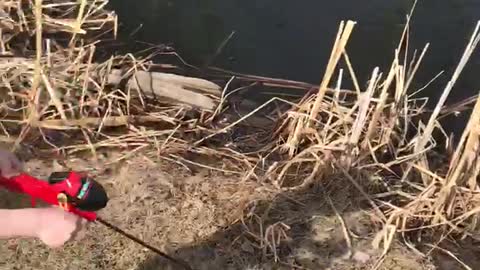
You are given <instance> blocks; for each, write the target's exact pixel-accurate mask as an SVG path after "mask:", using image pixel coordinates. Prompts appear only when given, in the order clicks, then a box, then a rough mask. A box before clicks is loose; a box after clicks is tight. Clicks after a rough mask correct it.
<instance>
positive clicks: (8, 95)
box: [0, 0, 251, 173]
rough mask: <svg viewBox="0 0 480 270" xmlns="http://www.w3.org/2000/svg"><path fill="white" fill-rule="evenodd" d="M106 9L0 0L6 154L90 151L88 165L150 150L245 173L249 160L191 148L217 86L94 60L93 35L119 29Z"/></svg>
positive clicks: (125, 62) (90, 1)
mask: <svg viewBox="0 0 480 270" xmlns="http://www.w3.org/2000/svg"><path fill="white" fill-rule="evenodd" d="M107 3H108V1H104V0H101V1H98V0H82V1H67V0H61V1H46V0H44V1H42V0H35V1H27V2H25V1H14V0H12V1H2V3H0V25H1V28H0V77H1V82H0V97H1V99H2V101H1V104H2V105H1V111H2V119H1V120H0V128H1V131H2V133H3V134H2V135H3V136H2V137H3V140H6V141H14V142H15V145H14V149H17V148H19V147H20V146H22V145H29V146H30V147H31V148H35V149H38V148H39V147H41V146H46V147H47V148H48V149H51V148H53V149H54V150H55V152H57V153H59V152H61V153H65V154H68V153H75V152H78V151H90V152H91V153H92V155H93V157H94V158H96V156H97V154H98V151H99V150H101V149H103V148H117V149H118V148H120V149H124V150H126V151H125V153H126V154H125V156H123V157H122V158H120V159H123V158H128V157H129V156H130V155H132V154H133V153H136V152H138V151H140V150H144V149H145V148H150V149H151V148H154V149H155V151H156V153H157V154H158V156H160V157H161V158H164V159H168V160H171V161H174V162H177V163H180V164H182V165H184V166H186V165H188V162H190V163H192V162H193V163H195V162H194V161H191V160H187V159H184V158H183V157H182V155H183V154H185V153H190V154H192V153H193V154H195V155H207V156H209V155H211V156H217V157H220V158H222V159H225V161H226V163H227V164H228V162H235V163H237V164H244V165H248V166H247V168H248V169H249V170H250V169H251V166H250V161H249V160H248V159H247V158H246V157H245V156H244V155H242V154H240V153H238V152H235V151H231V150H222V149H214V148H211V147H208V145H205V144H204V145H199V146H198V147H192V146H190V143H189V141H191V140H196V139H198V138H199V136H202V134H208V133H209V132H211V130H212V129H213V127H212V126H213V124H212V123H213V118H214V117H215V115H216V113H215V112H213V111H212V108H213V106H215V104H216V103H218V101H219V99H220V97H219V96H220V94H221V89H220V87H219V86H218V85H216V84H213V83H211V82H208V81H205V80H201V79H197V78H188V77H183V76H177V75H174V74H165V73H158V72H150V69H151V65H152V62H151V61H150V58H149V57H148V56H147V57H144V58H142V59H136V58H135V57H134V56H133V55H131V54H127V55H120V56H115V57H113V56H112V57H111V58H110V59H108V60H107V61H105V62H97V61H96V52H97V50H98V43H99V42H100V41H101V40H100V39H99V37H100V36H102V38H107V37H108V36H107V35H110V36H113V37H115V36H116V31H117V17H116V15H115V14H114V13H113V12H111V11H108V10H106V9H105V6H106V4H107ZM196 105H198V106H196ZM59 134H60V135H62V136H60V135H59ZM60 137H62V138H65V137H66V138H68V139H63V141H62V140H60V139H58V138H60ZM52 138H53V139H52ZM38 139H40V140H38ZM38 141H43V143H42V144H41V145H40V144H35V143H34V142H38ZM199 165H201V164H199ZM232 167H233V166H232ZM217 169H218V168H217ZM218 170H221V171H224V172H230V173H232V170H228V169H226V168H224V169H222V168H220V169H218ZM235 173H238V172H237V170H235Z"/></svg>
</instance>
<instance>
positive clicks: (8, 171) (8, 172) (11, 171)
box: [0, 150, 23, 178]
mask: <svg viewBox="0 0 480 270" xmlns="http://www.w3.org/2000/svg"><path fill="white" fill-rule="evenodd" d="M22 170H23V165H22V162H20V160H19V159H18V158H17V157H16V156H15V155H14V154H13V153H10V152H7V151H3V150H0V173H1V175H2V176H3V177H6V178H10V177H13V176H15V175H18V174H19V173H20V172H21V171H22Z"/></svg>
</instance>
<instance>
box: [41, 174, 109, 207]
mask: <svg viewBox="0 0 480 270" xmlns="http://www.w3.org/2000/svg"><path fill="white" fill-rule="evenodd" d="M70 173H71V172H54V173H52V174H51V175H50V177H48V182H49V183H50V184H55V183H58V182H61V181H64V180H65V179H67V178H68V176H69V175H70ZM87 182H90V183H89V184H90V187H89V190H88V193H87V196H85V197H83V199H81V200H79V199H77V197H76V196H75V197H72V196H68V194H67V198H68V202H69V203H71V204H73V205H75V207H76V208H78V209H79V210H83V211H92V212H95V211H98V210H100V209H103V208H105V207H106V206H107V203H108V200H109V199H108V195H107V192H106V191H105V189H104V188H103V186H102V185H100V183H98V182H97V181H95V180H94V179H93V178H90V177H82V178H81V183H82V186H83V185H84V184H85V183H87ZM79 193H80V189H79V190H77V191H76V194H75V195H78V194H79Z"/></svg>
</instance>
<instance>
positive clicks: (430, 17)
mask: <svg viewBox="0 0 480 270" xmlns="http://www.w3.org/2000/svg"><path fill="white" fill-rule="evenodd" d="M412 3H413V1H407V0H389V1H385V0H364V1H358V0H337V1H318V0H303V1H287V0H202V1H193V0H178V1H173V0H142V1H131V0H115V1H111V5H112V7H113V8H114V9H115V10H116V11H117V13H118V14H119V16H120V22H121V24H122V25H121V38H122V39H124V40H126V41H131V40H132V39H135V40H138V41H145V42H149V43H156V44H161V43H167V44H172V45H173V46H174V47H175V48H176V50H177V51H178V52H179V53H180V54H181V55H182V56H183V57H184V58H186V59H187V61H188V62H191V63H193V64H195V65H202V64H204V63H205V61H208V59H209V58H210V57H211V56H212V55H213V54H214V52H215V50H216V48H217V47H218V46H219V44H220V43H222V41H223V40H224V39H225V38H226V37H227V36H229V35H230V33H231V32H232V31H235V35H234V36H233V38H232V39H231V40H230V41H229V42H228V44H227V46H226V47H225V48H224V50H223V51H222V53H221V54H220V55H219V56H218V57H216V58H215V61H214V63H213V65H215V66H219V67H222V68H227V69H232V70H235V71H238V72H245V73H250V74H256V75H264V76H272V77H281V78H286V79H293V80H300V81H307V82H311V83H318V82H319V80H320V79H321V75H322V72H323V67H324V65H325V64H326V62H327V60H328V57H329V54H330V49H331V46H332V44H333V40H334V37H335V34H336V31H337V29H338V24H339V22H340V20H345V19H353V20H356V21H357V22H358V25H357V27H356V29H355V30H354V34H353V36H352V39H351V42H350V43H349V46H348V49H349V52H350V57H351V59H352V62H353V63H354V67H355V69H356V71H357V73H358V76H359V78H360V80H361V82H366V80H367V78H368V77H369V74H370V72H371V71H372V70H373V68H374V67H375V66H376V65H379V66H380V67H381V68H383V69H386V68H387V66H388V65H389V63H390V61H391V58H392V55H393V50H394V48H395V47H396V44H397V43H398V39H399V37H400V34H401V31H402V30H403V24H404V21H405V16H406V14H407V13H408V11H409V9H410V7H411V4H412ZM479 15H480V1H478V0H456V1H452V0H422V1H419V3H418V4H417V9H416V13H415V15H414V18H413V23H412V30H413V32H412V36H411V47H412V48H417V49H419V50H421V49H422V48H423V46H424V45H425V43H427V42H430V43H431V46H430V50H429V53H428V54H427V57H426V58H425V60H424V64H423V66H422V68H421V69H420V72H419V73H418V76H417V81H416V86H420V85H423V84H424V83H426V82H427V81H429V80H430V79H431V78H433V77H434V76H435V74H437V73H438V72H439V71H441V70H442V69H445V71H446V73H445V74H444V75H443V76H442V77H441V78H440V79H439V80H437V82H436V83H434V84H433V85H432V86H431V87H429V88H428V89H427V90H425V92H424V94H426V95H429V96H430V97H432V98H436V97H438V96H439V94H440V92H441V90H442V87H443V86H444V85H445V84H446V82H447V81H448V79H449V77H450V75H451V73H452V72H453V69H454V67H455V66H456V64H457V62H458V60H459V59H460V57H461V54H462V53H463V49H464V47H465V45H466V43H467V41H468V38H469V37H470V34H471V33H472V31H473V28H474V26H475V23H476V21H477V20H478V19H480V16H479ZM140 24H142V27H141V28H140V29H138V27H139V25H140ZM135 29H138V31H137V32H136V33H135V35H134V36H133V37H129V36H128V35H129V33H131V32H132V31H134V30H135ZM137 45H138V44H136V43H134V42H129V46H130V48H129V49H136V48H138V47H137ZM478 70H480V51H478V52H477V53H476V54H475V55H474V59H472V60H471V62H470V64H469V65H468V66H467V68H466V69H465V72H464V73H463V75H462V77H461V80H460V81H459V82H458V84H457V86H456V88H455V89H454V90H453V92H452V94H451V97H450V99H449V100H450V101H451V102H454V101H458V100H459V99H461V98H465V97H467V96H471V95H473V94H476V93H477V91H478V89H479V86H480V82H479V80H478V79H477V78H476V76H478V75H477V74H478Z"/></svg>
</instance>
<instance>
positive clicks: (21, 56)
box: [0, 0, 480, 258]
mask: <svg viewBox="0 0 480 270" xmlns="http://www.w3.org/2000/svg"><path fill="white" fill-rule="evenodd" d="M107 2H108V1H106V0H104V1H98V0H95V1H94V0H82V1H41V0H36V1H33V2H32V1H27V2H25V1H18V0H8V1H2V2H1V3H0V26H1V27H0V78H1V82H0V97H1V98H2V101H1V112H2V119H1V120H0V129H1V131H2V133H3V139H4V140H13V141H15V142H16V144H15V146H16V147H18V146H19V145H21V144H22V143H29V142H30V141H31V140H27V139H28V138H30V137H31V136H34V137H35V136H37V137H41V138H43V139H44V141H46V142H47V144H49V145H50V146H52V147H53V148H55V149H56V150H57V151H61V152H66V153H74V152H78V151H90V152H91V153H92V154H93V156H94V157H95V156H96V155H97V152H98V151H99V149H102V148H122V149H128V151H125V154H124V155H123V156H122V157H120V158H119V160H120V159H126V158H128V157H129V156H131V155H132V154H134V153H136V152H138V151H141V150H145V149H147V148H149V149H154V150H155V151H156V153H157V155H158V157H159V158H163V159H167V160H170V161H173V162H177V163H180V164H182V165H183V166H186V167H188V165H196V166H200V167H204V168H207V169H213V170H219V171H222V172H226V173H230V174H239V175H241V176H244V177H245V179H246V178H249V177H252V178H256V179H263V180H264V179H269V180H270V184H272V185H274V186H275V187H277V188H278V190H279V191H280V190H285V189H289V190H299V189H301V188H303V187H306V186H308V185H310V184H312V183H318V182H322V181H325V179H327V178H328V177H329V176H332V175H337V176H338V175H342V176H343V177H344V178H345V179H347V180H348V181H349V182H350V183H351V185H352V186H353V187H355V188H356V189H358V191H359V194H361V196H363V197H364V199H365V200H366V201H368V202H369V203H370V205H371V206H372V208H373V209H374V211H375V213H376V214H377V215H378V216H379V217H380V219H381V221H382V222H383V225H384V230H383V231H382V232H381V233H380V234H379V235H378V237H377V239H375V241H374V242H375V244H376V246H377V247H383V248H384V252H385V253H386V252H387V251H388V248H389V246H390V243H391V242H392V239H393V237H394V235H396V233H401V234H405V233H407V232H412V231H423V230H427V229H428V230H435V231H436V232H438V231H440V232H442V235H441V237H439V240H441V239H443V238H445V237H447V236H448V235H450V234H451V233H455V234H457V235H462V236H468V235H469V234H471V232H472V231H474V230H476V229H477V228H476V227H477V223H478V215H477V214H478V212H479V211H480V208H479V207H478V202H480V193H479V187H478V184H477V181H478V176H479V174H480V159H479V155H480V153H479V152H480V146H479V144H480V98H478V97H477V99H476V104H475V107H474V110H473V112H472V115H471V117H470V121H469V123H468V125H467V127H466V129H465V130H464V132H463V134H462V137H461V139H460V143H459V144H458V145H457V147H456V149H455V151H454V152H453V155H452V156H451V157H450V161H449V163H448V164H443V166H437V165H436V164H434V162H433V161H432V160H431V159H429V156H430V155H431V152H432V151H433V150H434V149H435V148H437V147H438V142H437V141H436V139H437V138H434V136H433V133H434V131H435V130H441V126H440V125H439V122H438V120H439V118H440V117H441V116H442V112H443V111H446V112H451V111H454V110H455V108H454V109H452V108H446V107H445V106H444V104H445V101H446V98H447V97H448V95H449V94H450V92H451V90H452V88H453V86H454V85H455V81H456V80H457V78H458V77H459V76H460V74H461V71H462V69H463V67H464V65H465V64H466V62H467V61H468V59H469V58H470V56H471V54H472V52H473V50H474V49H475V47H476V46H477V44H478V42H479V41H480V34H479V26H480V24H479V25H477V28H476V29H475V31H474V33H473V35H472V38H471V40H470V42H469V44H468V45H467V47H466V50H465V54H464V55H463V57H462V59H461V61H460V63H459V65H458V68H457V70H456V71H455V73H454V74H453V76H452V79H451V81H450V82H449V83H448V85H447V86H446V87H445V90H444V92H443V95H442V97H441V99H440V101H439V102H438V104H437V106H436V107H435V109H434V110H433V112H429V111H428V109H427V108H426V101H427V99H426V98H417V97H416V96H417V95H416V93H417V92H416V91H414V89H411V88H412V82H413V80H414V78H415V74H416V72H417V70H418V69H419V68H420V66H421V62H422V60H423V58H424V56H425V55H426V52H427V50H428V44H427V45H426V46H425V47H424V48H423V49H422V50H421V51H420V52H417V51H416V52H415V53H414V54H410V52H409V46H408V34H409V19H408V20H407V24H406V27H405V31H404V32H403V35H402V37H401V39H400V42H399V45H398V48H397V49H396V51H395V54H394V56H393V59H392V62H391V66H390V68H389V69H388V70H386V72H385V73H384V72H382V71H381V70H380V69H379V68H375V69H374V70H373V71H372V75H371V77H370V79H369V81H368V82H367V83H366V84H365V85H364V86H363V85H362V84H361V83H360V82H359V81H358V79H357V77H356V75H355V71H354V69H353V65H352V64H351V60H350V58H349V56H348V53H347V49H346V48H347V44H348V41H349V38H350V35H351V33H352V32H353V31H354V28H355V22H352V21H347V22H342V23H341V24H340V27H339V31H338V34H337V36H336V39H335V42H334V45H333V49H332V53H331V56H330V59H329V61H328V64H327V68H326V70H325V73H324V76H323V78H322V81H321V83H320V85H319V87H318V89H317V90H316V93H313V94H308V95H306V96H305V97H304V98H303V99H302V100H301V101H300V102H298V103H287V104H289V105H290V106H291V108H290V109H289V110H287V111H286V112H284V113H283V115H282V117H280V119H279V120H278V125H277V127H276V129H275V130H273V132H272V133H271V140H272V142H271V143H269V144H268V145H267V146H266V147H265V148H264V149H262V151H260V152H256V153H254V154H249V155H247V154H245V153H242V152H241V151H237V150H234V149H232V148H230V147H228V146H225V145H208V142H209V139H212V138H214V137H217V136H218V135H219V134H223V133H226V132H228V131H230V130H231V129H232V128H233V127H235V126H236V125H238V124H239V123H241V122H242V121H243V120H245V119H246V118H248V117H250V116H251V115H253V114H254V113H255V112H257V111H258V110H260V109H262V108H263V107H264V106H267V105H264V106H262V107H260V108H258V109H257V110H255V111H253V112H251V113H250V114H247V115H246V116H245V117H243V118H241V119H239V120H238V121H234V122H232V123H228V125H227V126H224V127H221V128H216V127H214V125H213V122H214V119H215V117H217V116H218V115H219V113H220V112H221V110H222V106H223V104H224V102H225V100H226V98H227V96H228V95H225V94H224V93H225V92H222V91H221V89H219V88H218V86H216V85H215V84H212V83H210V82H206V81H198V80H195V79H192V78H190V79H185V78H183V79H182V80H181V84H182V86H178V83H179V81H178V80H179V77H172V76H170V75H169V76H166V75H165V74H164V75H158V76H156V75H155V76H154V75H151V76H147V77H149V78H147V79H151V78H152V77H155V79H158V80H166V81H167V82H168V83H167V84H166V85H167V87H166V88H161V89H160V90H158V91H159V92H158V93H160V94H165V95H166V94H167V93H168V92H169V91H168V90H169V89H170V92H179V91H183V90H186V89H187V88H188V89H191V88H192V84H193V85H194V87H193V88H195V87H196V88H198V89H197V91H196V93H190V94H188V95H190V97H191V99H189V100H190V101H191V102H189V101H187V100H181V101H182V103H187V106H186V105H185V104H179V103H178V102H171V101H167V100H166V99H160V100H159V99H156V98H155V97H152V96H151V95H148V94H146V93H145V92H144V91H142V90H144V87H141V86H142V82H141V81H139V79H138V78H139V77H136V76H137V75H139V74H146V72H149V70H150V67H151V66H152V63H151V61H150V60H149V59H148V58H145V59H136V58H134V57H133V56H132V55H125V56H118V57H112V58H110V59H109V60H108V61H106V62H104V63H97V62H95V52H96V49H97V41H98V40H97V39H96V37H98V35H104V34H105V33H111V34H113V35H115V33H116V21H117V18H116V16H115V14H114V13H112V12H108V11H106V10H105V9H104V7H105V5H106V4H107ZM411 15H412V14H410V16H409V17H408V18H410V17H411ZM341 61H343V63H344V64H345V66H346V69H345V70H344V69H341V68H339V63H340V62H341ZM119 72H120V73H119ZM237 75H238V74H237ZM142 76H143V75H142ZM237 77H238V76H237ZM239 77H243V79H245V80H247V81H261V82H262V83H264V84H266V85H269V86H279V85H280V86H288V87H292V88H311V86H310V85H307V84H301V83H297V82H291V81H282V80H272V79H269V78H261V77H254V76H243V75H239ZM346 77H349V79H350V80H351V81H352V82H353V85H354V86H355V87H354V88H355V89H353V90H344V89H342V82H344V80H345V78H346ZM124 81H127V82H128V83H126V84H124V83H123V82H124ZM164 82H165V81H164ZM228 85H229V83H227V85H226V87H225V88H227V87H228ZM172 89H174V90H175V91H172ZM153 90H155V89H153ZM153 90H152V92H155V91H153ZM224 90H225V89H224ZM154 96H155V95H154ZM177 98H179V97H177ZM199 100H202V102H203V101H204V103H198V102H199ZM177 101H178V100H177ZM210 101H211V102H210ZM273 101H282V100H280V99H279V98H275V99H274V100H272V101H271V102H269V103H272V102H273ZM471 101H473V100H471ZM188 104H190V105H192V104H204V105H205V106H204V107H203V108H198V107H195V106H188ZM460 105H461V106H460ZM460 105H459V107H458V108H457V109H462V108H463V107H464V104H460ZM427 112H428V113H430V114H429V115H430V118H429V120H428V122H427V123H423V122H421V121H418V119H419V118H418V117H419V116H421V115H425V114H426V113H427ZM52 130H53V131H54V132H63V133H68V134H69V136H70V137H71V138H72V139H70V140H69V141H68V142H67V143H65V144H62V145H58V144H56V142H54V141H52V140H48V139H47V138H46V137H48V136H46V135H45V133H46V132H47V131H52ZM185 153H193V154H198V155H204V156H216V157H217V158H218V157H220V158H221V159H222V160H223V164H222V165H221V166H211V165H206V164H201V163H198V162H196V161H194V160H191V159H187V158H185V157H184V156H183V154H185ZM434 165H435V166H434ZM441 165H442V164H441ZM240 167H241V168H240ZM260 174H263V176H262V177H260ZM392 178H393V179H394V180H393V181H388V182H387V181H386V179H392ZM365 179H366V181H365ZM378 181H380V182H383V183H384V185H383V186H384V190H383V191H382V193H379V194H375V196H373V195H372V194H371V192H370V190H369V186H368V185H369V183H373V182H378ZM285 229H286V228H285V225H284V224H282V223H276V224H275V225H273V226H272V227H270V228H267V231H265V235H266V237H265V239H267V238H269V237H270V236H269V235H271V237H272V238H273V235H274V234H275V232H276V231H278V232H279V233H280V234H281V235H282V237H283V236H284V234H285V232H284V230H285ZM285 238H286V236H285ZM278 245H279V243H278V242H275V241H272V242H267V243H265V246H268V247H269V248H270V249H271V250H273V252H275V247H276V246H278ZM275 258H276V254H275Z"/></svg>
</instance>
